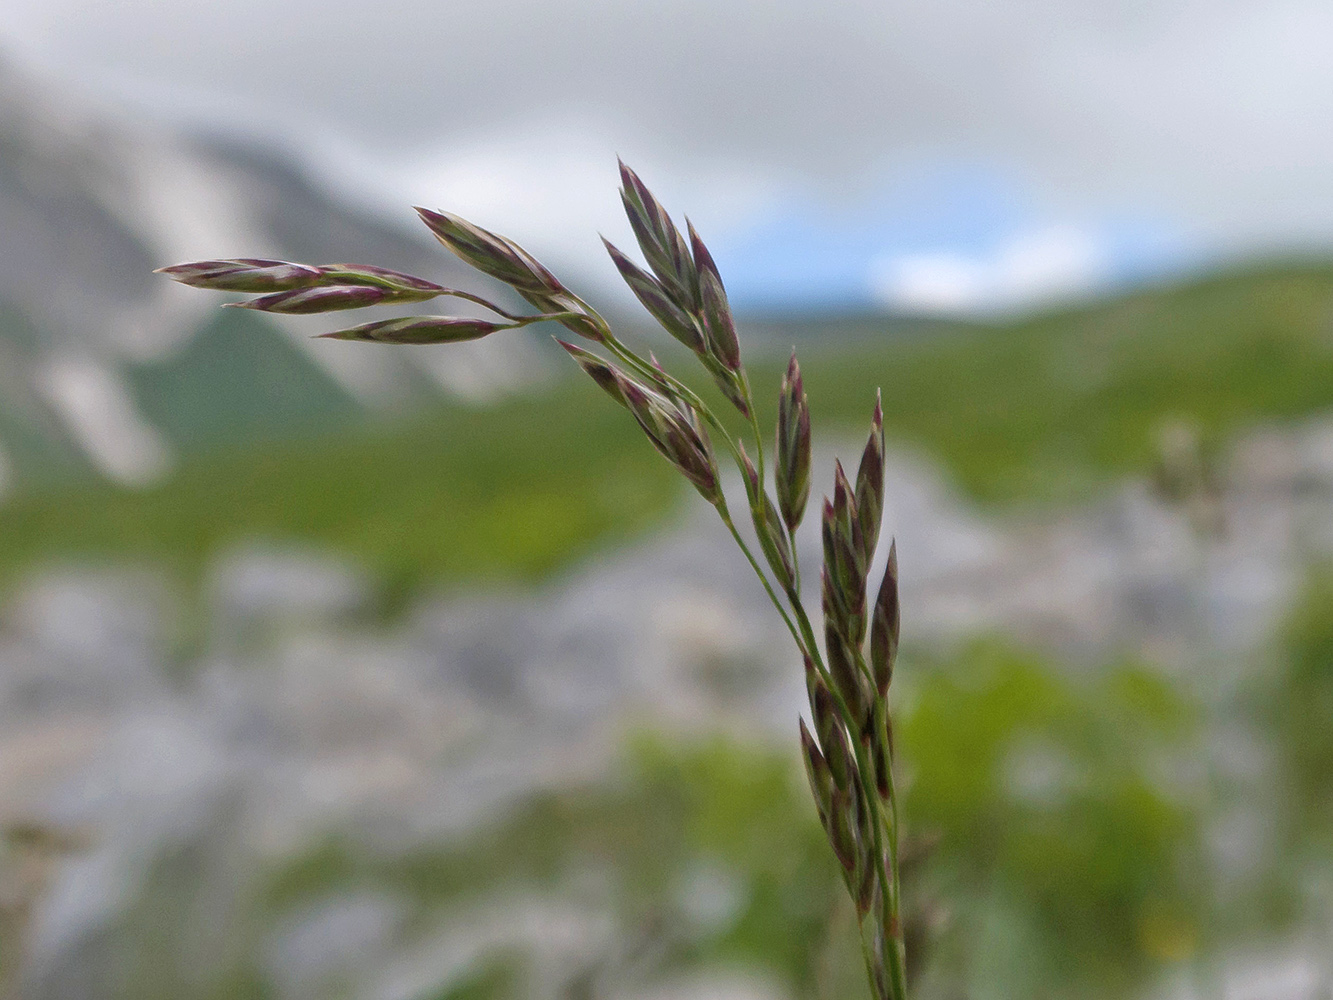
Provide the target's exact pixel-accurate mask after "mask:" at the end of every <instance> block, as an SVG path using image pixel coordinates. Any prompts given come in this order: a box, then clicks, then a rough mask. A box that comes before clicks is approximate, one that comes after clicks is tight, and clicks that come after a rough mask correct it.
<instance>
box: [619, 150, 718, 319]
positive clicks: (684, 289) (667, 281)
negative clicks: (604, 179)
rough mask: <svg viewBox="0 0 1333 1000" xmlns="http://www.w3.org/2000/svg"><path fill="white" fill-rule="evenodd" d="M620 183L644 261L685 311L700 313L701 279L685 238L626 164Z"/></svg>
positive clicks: (623, 164)
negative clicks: (696, 271)
mask: <svg viewBox="0 0 1333 1000" xmlns="http://www.w3.org/2000/svg"><path fill="white" fill-rule="evenodd" d="M620 180H621V189H620V200H621V201H622V202H623V203H624V205H625V215H626V216H627V217H628V218H629V224H630V228H632V229H633V230H634V237H635V239H637V240H638V242H639V249H640V250H642V251H643V258H644V260H646V261H647V262H648V266H649V267H650V268H652V270H653V273H654V274H656V275H657V277H658V278H659V279H661V282H662V286H663V287H664V288H665V289H666V290H667V292H668V294H669V295H670V296H671V299H672V300H673V301H674V302H675V304H676V306H677V307H678V308H679V309H680V310H681V311H682V312H684V313H686V314H687V315H694V314H696V313H698V311H699V305H700V298H699V278H698V275H697V274H696V273H695V269H694V261H693V259H692V258H691V256H690V249H689V246H688V245H687V244H686V242H685V238H684V237H683V236H682V235H681V234H680V230H679V229H677V228H676V224H675V223H674V222H672V221H671V216H670V215H668V214H667V211H666V209H665V208H663V207H662V204H661V202H659V201H658V200H657V199H656V198H654V197H653V193H652V192H651V191H649V190H648V187H647V185H645V184H644V183H643V181H641V180H640V179H639V175H638V174H636V173H635V172H634V171H633V170H631V169H630V168H629V167H627V166H625V163H624V161H620Z"/></svg>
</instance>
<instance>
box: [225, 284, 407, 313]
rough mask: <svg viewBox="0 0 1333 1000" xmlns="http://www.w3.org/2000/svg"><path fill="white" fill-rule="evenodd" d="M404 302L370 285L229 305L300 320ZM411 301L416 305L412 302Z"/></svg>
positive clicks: (282, 294) (304, 290)
mask: <svg viewBox="0 0 1333 1000" xmlns="http://www.w3.org/2000/svg"><path fill="white" fill-rule="evenodd" d="M397 301H403V300H401V299H398V298H397V297H396V296H395V293H394V292H390V291H388V290H387V289H384V288H374V287H372V286H370V285H332V286H329V287H327V288H323V287H318V286H316V287H314V288H298V289H295V290H294V291H290V292H274V293H273V294H272V295H261V296H260V297H259V298H257V299H250V300H249V301H247V302H227V303H224V304H225V305H228V306H234V307H236V308H238V309H257V310H259V311H260V312H270V313H282V314H284V315H293V316H300V315H306V314H308V313H322V312H334V311H336V310H339V309H360V308H362V307H364V306H373V305H379V304H380V303H381V302H397ZM407 301H413V300H412V299H410V298H409V299H408V300H407Z"/></svg>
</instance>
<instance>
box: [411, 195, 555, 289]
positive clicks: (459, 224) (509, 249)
mask: <svg viewBox="0 0 1333 1000" xmlns="http://www.w3.org/2000/svg"><path fill="white" fill-rule="evenodd" d="M416 211H417V215H419V216H420V217H421V221H422V222H424V223H425V224H426V228H428V229H429V230H430V231H431V233H433V234H434V236H435V238H436V239H437V240H439V241H440V242H441V243H443V244H444V245H445V247H447V248H448V249H449V250H451V251H452V252H453V253H454V254H456V255H457V256H458V257H460V258H462V259H463V260H464V261H466V262H467V263H469V264H471V265H472V266H473V267H475V268H476V269H477V270H478V271H481V272H482V273H484V274H489V275H490V276H491V277H492V278H498V279H499V280H500V281H503V282H504V283H505V284H507V285H510V286H511V287H513V288H515V289H517V290H519V291H528V292H538V293H541V292H545V293H549V294H555V293H559V292H563V291H564V290H565V287H564V285H562V284H560V282H559V281H558V280H557V279H556V276H555V275H553V274H552V273H551V272H550V271H548V270H547V269H546V268H545V267H544V266H543V265H542V264H541V262H540V261H538V260H537V258H535V257H533V256H532V254H530V253H528V252H527V251H526V250H524V249H523V248H522V247H521V246H519V245H518V244H517V243H515V242H514V241H513V240H511V239H508V238H507V237H504V236H500V235H499V234H498V233H493V232H491V231H490V230H488V229H482V228H481V226H478V225H474V224H473V223H471V222H468V221H467V220H466V219H463V218H460V217H459V216H457V215H453V214H451V213H449V212H433V211H431V210H430V209H428V208H418V209H417V210H416Z"/></svg>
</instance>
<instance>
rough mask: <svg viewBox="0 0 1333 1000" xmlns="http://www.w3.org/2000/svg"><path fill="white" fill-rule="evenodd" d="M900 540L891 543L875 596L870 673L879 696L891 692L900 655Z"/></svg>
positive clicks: (871, 628)
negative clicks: (896, 661)
mask: <svg viewBox="0 0 1333 1000" xmlns="http://www.w3.org/2000/svg"><path fill="white" fill-rule="evenodd" d="M898 628H899V610H898V543H897V542H893V543H892V544H890V545H889V564H888V565H887V566H885V567H884V579H883V580H882V581H881V582H880V585H879V594H878V596H876V598H875V611H874V614H873V616H872V618H871V622H870V673H871V675H872V676H873V677H874V678H875V687H876V688H877V689H878V690H879V696H880V697H881V698H883V697H885V696H886V695H887V694H888V692H889V683H890V681H892V680H893V661H894V660H895V659H896V658H897V656H898Z"/></svg>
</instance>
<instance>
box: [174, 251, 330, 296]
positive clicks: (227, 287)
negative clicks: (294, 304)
mask: <svg viewBox="0 0 1333 1000" xmlns="http://www.w3.org/2000/svg"><path fill="white" fill-rule="evenodd" d="M154 273H156V274H165V275H166V276H167V277H169V278H171V279H172V280H174V281H179V282H181V283H182V284H185V285H190V286H192V287H194V288H207V289H211V290H212V291H218V292H290V291H293V290H295V289H298V288H309V287H310V286H312V285H316V284H318V283H319V282H320V279H321V272H320V270H319V268H317V267H311V266H310V265H308V264H293V263H291V262H290V261H285V260H263V259H261V258H257V257H239V258H236V259H234V260H199V261H194V262H192V263H189V264H173V265H172V266H171V267H159V268H158V269H157V271H156V272H154Z"/></svg>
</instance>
